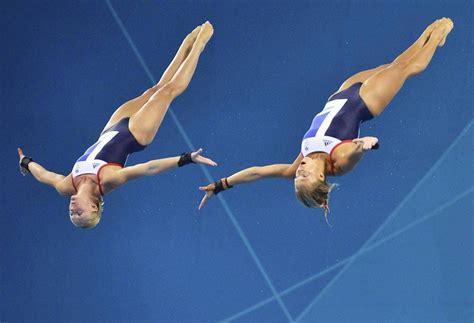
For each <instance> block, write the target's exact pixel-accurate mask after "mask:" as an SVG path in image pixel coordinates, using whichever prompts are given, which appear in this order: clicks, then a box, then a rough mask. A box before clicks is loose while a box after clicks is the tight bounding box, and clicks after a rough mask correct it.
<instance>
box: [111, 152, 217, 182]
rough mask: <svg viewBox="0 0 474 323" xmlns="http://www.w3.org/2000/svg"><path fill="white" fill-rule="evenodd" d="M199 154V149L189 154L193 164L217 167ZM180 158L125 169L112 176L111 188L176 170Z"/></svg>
mask: <svg viewBox="0 0 474 323" xmlns="http://www.w3.org/2000/svg"><path fill="white" fill-rule="evenodd" d="M201 152H202V149H199V150H197V151H195V152H193V153H191V160H192V161H193V162H194V163H196V164H205V165H210V166H217V164H216V162H214V161H213V160H211V159H209V158H206V157H204V156H201ZM180 158H181V156H176V157H168V158H162V159H155V160H150V161H148V162H146V163H142V164H137V165H134V166H130V167H125V168H123V169H121V170H119V171H118V172H116V174H114V175H113V176H114V177H113V178H112V179H111V182H114V184H115V185H113V186H115V187H117V186H120V185H123V184H125V183H127V182H129V181H131V180H134V179H137V178H140V177H144V176H153V175H158V174H160V173H163V172H166V171H168V170H171V169H173V168H177V167H178V161H179V160H180Z"/></svg>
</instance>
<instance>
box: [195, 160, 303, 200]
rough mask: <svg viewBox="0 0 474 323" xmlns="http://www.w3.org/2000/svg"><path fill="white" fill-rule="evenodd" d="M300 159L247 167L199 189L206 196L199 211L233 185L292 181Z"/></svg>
mask: <svg viewBox="0 0 474 323" xmlns="http://www.w3.org/2000/svg"><path fill="white" fill-rule="evenodd" d="M302 158H303V156H302V155H301V154H300V155H299V156H298V157H297V158H296V159H295V161H294V162H293V164H273V165H268V166H253V167H249V168H246V169H244V170H241V171H240V172H237V173H235V174H233V175H231V176H229V177H227V178H223V179H221V180H219V181H217V182H215V183H211V184H209V185H207V186H202V187H199V189H200V190H201V191H205V192H206V195H204V197H203V199H202V200H201V203H200V204H199V209H201V208H202V207H203V206H204V204H206V202H207V201H208V200H209V199H210V198H211V197H213V196H214V195H217V194H218V193H219V192H221V191H223V190H226V189H228V188H231V187H233V186H235V185H239V184H243V183H250V182H255V181H258V180H260V179H264V178H272V177H273V178H274V177H282V178H288V179H292V178H294V177H295V173H296V169H297V168H298V166H299V164H300V163H301V159H302Z"/></svg>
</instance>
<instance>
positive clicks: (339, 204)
mask: <svg viewBox="0 0 474 323" xmlns="http://www.w3.org/2000/svg"><path fill="white" fill-rule="evenodd" d="M1 6H2V8H1V10H0V21H1V30H2V31H1V35H2V38H1V39H2V54H1V60H2V62H1V82H2V86H1V89H2V90H1V93H0V94H1V109H2V113H3V117H2V118H1V130H0V131H1V136H0V143H1V147H2V149H3V153H4V154H5V155H4V156H3V159H2V162H1V164H0V172H1V174H2V175H3V177H2V180H1V191H0V205H1V206H0V211H1V214H0V252H1V254H0V256H1V258H0V260H1V263H0V266H1V267H0V268H1V271H0V273H1V281H0V291H1V295H0V296H1V299H0V320H1V321H7V322H15V321H35V320H45V321H52V322H54V321H68V320H76V321H82V322H86V321H88V322H92V321H114V322H118V321H137V320H147V321H159V320H161V321H171V322H176V321H218V320H227V319H229V320H234V321H236V322H239V321H241V322H247V321H258V322H261V321H271V322H280V321H281V322H285V321H289V320H297V319H299V320H301V321H308V322H315V321H321V322H328V321H341V322H343V321H351V322H355V321H362V322H369V321H373V322H380V321H389V320H391V321H414V322H422V321H427V322H437V321H439V322H445V321H455V322H470V321H472V320H473V318H474V312H473V311H472V308H473V298H474V297H473V290H474V286H473V282H474V277H473V269H474V268H473V267H474V266H473V239H472V237H473V231H474V230H473V223H472V216H473V214H474V212H473V211H474V206H473V200H474V196H473V195H474V194H473V184H474V178H473V172H472V170H473V166H474V154H473V153H472V151H473V148H474V144H473V143H474V140H473V139H474V127H473V121H472V120H473V113H472V112H473V109H472V102H473V99H474V98H473V85H474V84H473V64H472V62H473V61H472V57H473V39H474V38H473V30H474V22H473V21H474V20H473V12H474V10H473V9H474V8H473V3H472V2H471V1H431V0H429V1H428V0H423V1H376V2H374V1H304V2H302V1H299V2H293V1H291V2H290V1H256V2H254V1H146V2H143V1H140V2H137V1H133V2H132V1H113V2H112V3H111V6H109V5H108V4H107V3H106V2H101V1H81V2H65V1H18V2H13V1H10V2H2V5H1ZM113 10H115V11H116V14H117V15H118V17H119V19H121V21H122V22H123V25H124V26H125V28H126V30H127V31H128V33H129V36H130V38H131V40H132V41H133V42H134V44H135V46H136V48H137V50H138V52H139V53H140V55H142V58H143V61H144V62H145V63H146V66H147V68H148V69H149V71H151V73H152V75H153V77H154V78H156V79H159V77H160V76H161V73H162V71H164V69H165V68H166V66H167V65H168V63H169V62H170V60H171V59H172V57H173V56H174V53H175V51H176V49H177V48H178V46H179V45H180V43H181V41H182V39H183V38H184V36H185V35H186V34H187V33H188V32H190V31H191V30H192V29H193V28H194V27H195V26H196V25H198V24H201V23H202V22H204V21H205V20H210V21H211V22H212V23H213V25H214V27H215V34H214V37H213V39H212V40H211V41H210V43H209V44H208V46H207V48H206V49H205V51H204V53H203V55H202V56H201V59H200V62H199V66H198V69H197V71H196V74H195V76H194V78H193V80H192V82H191V84H190V86H189V88H188V90H187V91H186V92H185V93H184V94H183V95H182V96H181V97H179V98H178V99H177V100H176V101H175V102H174V103H173V105H172V110H173V112H174V113H175V115H176V117H177V118H178V120H179V122H180V123H181V124H182V126H183V128H184V129H185V132H186V134H187V136H188V137H189V138H190V140H191V142H192V144H193V145H194V146H195V147H204V148H205V153H206V154H207V155H208V156H210V157H211V158H213V159H215V160H216V161H217V162H218V163H219V167H218V168H214V169H209V172H210V174H211V175H212V178H213V179H217V178H220V177H224V176H228V175H230V174H231V173H233V172H235V171H237V170H239V169H242V168H244V167H248V166H252V165H265V164H270V163H282V162H286V163H290V162H292V161H293V160H294V158H295V157H296V156H297V154H298V152H299V146H300V140H301V138H302V136H303V134H304V133H305V131H306V130H307V128H308V127H309V124H310V122H311V120H312V118H313V116H314V115H315V114H316V113H317V112H318V111H320V110H321V109H322V107H323V106H324V103H325V101H326V99H327V97H328V96H329V95H330V94H331V93H333V92H334V91H336V90H337V88H338V87H339V85H340V84H341V83H342V82H343V81H344V79H346V78H347V77H349V76H350V75H352V74H354V73H356V72H358V71H360V70H364V69H369V68H373V67H375V66H378V65H381V64H385V63H388V62H390V61H391V60H393V59H394V58H395V57H396V56H397V55H398V54H399V53H401V52H402V51H403V50H404V49H405V48H407V47H408V46H409V45H410V44H411V43H412V42H413V41H415V40H416V39H417V38H418V36H419V35H420V34H421V32H422V31H423V30H424V28H425V27H426V26H427V25H428V24H430V23H431V22H432V21H433V20H434V19H437V18H439V17H443V16H447V17H451V18H452V19H453V20H454V22H455V29H454V30H453V32H452V33H451V34H450V36H449V37H448V40H447V43H446V45H445V47H444V48H441V49H439V50H438V51H437V52H436V54H435V56H434V58H433V60H432V62H431V65H430V66H429V67H428V69H427V70H426V71H425V72H424V73H423V74H421V75H419V76H417V77H415V78H413V79H411V80H409V81H408V82H407V83H406V85H405V87H404V88H403V90H402V91H401V92H400V93H399V94H398V96H397V97H396V98H395V99H394V100H393V102H392V103H391V105H390V106H389V107H388V108H387V110H386V111H385V112H384V114H383V115H382V116H381V117H379V118H377V119H375V120H373V121H371V122H369V123H367V124H365V125H364V126H363V128H362V131H361V135H374V136H377V137H379V138H380V142H381V149H380V150H378V151H376V152H373V153H370V154H368V156H366V157H365V160H364V161H363V163H361V165H359V166H358V168H357V170H356V171H355V172H353V173H351V174H348V175H346V176H344V177H342V178H336V182H338V183H339V184H340V188H339V189H337V190H336V191H334V192H333V194H332V201H331V202H332V203H331V215H330V221H331V223H332V225H333V226H332V228H329V227H328V226H327V225H326V224H325V222H324V217H323V216H322V212H321V211H320V210H311V209H305V208H303V207H301V206H300V205H299V203H298V202H297V200H296V198H295V197H294V192H293V191H294V189H293V184H292V182H291V181H287V180H277V179H275V180H267V181H262V182H258V183H254V184H251V185H246V186H241V187H237V188H235V189H233V190H231V191H228V192H225V193H224V194H222V195H221V196H222V199H220V200H219V199H214V200H212V201H210V203H209V204H208V205H207V206H206V207H205V208H204V209H203V210H202V211H198V210H197V205H198V203H199V200H200V199H201V197H202V196H201V192H199V191H198V189H197V187H198V186H199V185H202V184H207V183H208V182H209V179H208V178H206V176H205V173H204V172H203V171H202V169H200V168H199V167H197V166H192V167H186V168H184V169H179V170H174V171H172V172H169V173H166V174H163V175H160V176H158V177H152V178H146V179H142V180H138V181H136V182H133V183H130V184H129V185H127V186H126V187H124V188H122V189H120V190H118V191H116V192H114V193H112V194H111V195H110V196H107V197H106V206H105V212H104V215H103V218H102V221H101V223H100V225H99V226H98V227H97V228H95V229H93V230H78V229H76V228H75V227H73V226H72V225H71V223H70V221H69V217H68V214H67V205H68V200H67V199H63V198H59V197H58V196H57V194H56V193H55V191H54V190H53V189H51V188H49V187H44V186H42V185H40V184H39V183H36V182H35V181H34V179H33V178H32V177H31V176H28V177H22V176H20V175H19V173H18V171H17V162H18V158H17V154H16V147H18V146H20V147H23V148H24V150H25V153H26V154H27V155H31V156H33V157H34V158H35V160H37V161H38V162H40V163H41V164H43V165H44V166H45V167H47V168H48V169H50V170H53V171H56V172H59V173H63V174H68V173H69V171H70V169H71V168H72V165H73V163H74V161H75V160H76V159H77V157H78V156H80V154H81V153H82V152H83V151H84V150H85V149H86V148H87V147H88V146H89V145H90V144H92V143H93V142H94V141H95V140H96V139H97V136H98V134H99V132H100V131H101V130H102V128H103V126H104V125H105V123H106V122H107V120H108V118H109V116H110V115H111V114H112V113H113V111H114V110H115V108H116V107H117V106H119V105H120V104H122V103H123V102H124V101H126V100H128V99H130V98H133V97H135V96H137V95H139V94H140V93H142V92H143V91H144V90H145V89H146V88H147V87H149V86H151V85H152V83H151V81H150V77H149V76H147V73H146V70H145V69H144V66H143V65H141V64H140V62H139V60H138V59H137V57H136V56H135V54H134V52H133V50H132V47H131V46H130V43H129V42H127V40H126V38H125V37H124V34H123V33H122V31H121V29H120V28H119V25H118V23H117V20H116V19H115V18H114V16H113V14H112V11H113ZM189 149H190V147H189V146H188V144H187V143H186V141H185V140H184V139H183V136H182V134H181V133H180V132H179V131H178V128H177V127H176V124H175V122H174V121H173V119H172V118H170V115H168V116H167V117H166V118H165V120H164V122H163V124H162V127H161V129H160V131H159V133H158V135H157V137H156V140H155V141H154V143H153V144H151V145H150V146H149V147H148V148H147V149H146V150H145V151H144V152H141V153H139V154H135V155H133V156H131V157H130V158H129V164H135V163H139V162H144V161H147V160H149V159H156V158H161V157H166V156H176V155H179V154H180V153H181V152H183V151H188V150H189ZM333 181H334V179H333ZM275 294H277V296H278V298H280V300H277V299H276V297H275ZM255 304H257V306H254V305H255ZM285 313H286V314H285Z"/></svg>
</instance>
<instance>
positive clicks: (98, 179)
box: [97, 163, 123, 196]
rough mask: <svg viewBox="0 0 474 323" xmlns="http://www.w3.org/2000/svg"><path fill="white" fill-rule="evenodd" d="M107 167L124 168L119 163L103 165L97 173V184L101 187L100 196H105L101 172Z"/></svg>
mask: <svg viewBox="0 0 474 323" xmlns="http://www.w3.org/2000/svg"><path fill="white" fill-rule="evenodd" d="M107 166H120V168H123V166H122V165H120V164H118V163H108V164H105V165H102V166H101V167H100V168H99V170H98V171H97V184H98V185H99V192H100V195H102V196H104V192H102V185H101V184H100V176H99V175H100V171H101V170H102V169H104V167H107Z"/></svg>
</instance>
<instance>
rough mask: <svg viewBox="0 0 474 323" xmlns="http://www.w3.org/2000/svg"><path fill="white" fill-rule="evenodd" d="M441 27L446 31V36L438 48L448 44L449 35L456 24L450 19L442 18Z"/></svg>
mask: <svg viewBox="0 0 474 323" xmlns="http://www.w3.org/2000/svg"><path fill="white" fill-rule="evenodd" d="M439 26H440V27H441V28H443V29H444V36H443V38H441V41H440V42H439V44H438V46H439V47H443V46H444V44H445V43H446V38H447V37H448V34H449V33H450V32H451V30H453V28H454V23H453V21H452V20H451V19H450V18H442V19H440V20H439Z"/></svg>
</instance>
